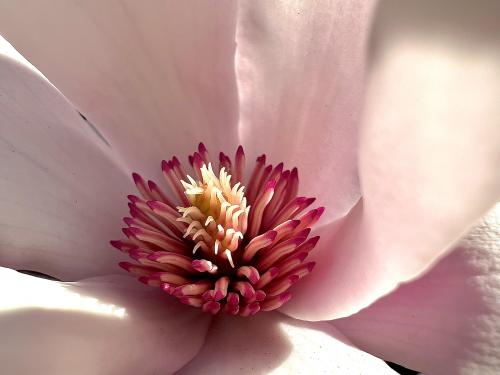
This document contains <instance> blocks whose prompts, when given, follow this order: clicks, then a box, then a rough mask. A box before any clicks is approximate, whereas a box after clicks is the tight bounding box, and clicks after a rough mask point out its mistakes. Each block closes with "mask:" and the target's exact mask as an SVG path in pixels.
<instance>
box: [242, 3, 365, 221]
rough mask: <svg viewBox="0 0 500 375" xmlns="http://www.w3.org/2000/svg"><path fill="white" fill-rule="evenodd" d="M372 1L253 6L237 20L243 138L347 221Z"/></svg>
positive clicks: (353, 195)
mask: <svg viewBox="0 0 500 375" xmlns="http://www.w3.org/2000/svg"><path fill="white" fill-rule="evenodd" d="M373 3H374V2H373V1H351V2H347V1H248V2H242V3H241V7H240V9H239V14H238V28H237V33H236V40H237V43H238V49H237V55H236V73H237V77H238V89H239V93H240V113H241V114H240V136H241V140H242V143H243V144H244V145H245V147H246V149H247V150H248V151H249V152H250V154H251V155H256V154H259V153H263V152H267V151H268V150H269V151H271V150H272V152H269V155H270V157H271V158H272V160H274V161H275V162H279V161H286V163H287V165H291V166H293V165H296V166H297V167H299V172H300V175H301V191H303V192H304V194H307V195H311V196H318V197H319V198H320V202H321V204H325V205H326V206H327V207H328V209H327V211H326V212H325V215H324V217H323V220H324V221H328V220H331V219H332V218H338V217H340V216H343V215H345V214H346V213H347V212H348V210H349V209H350V208H351V207H352V205H353V203H354V202H356V200H357V199H358V197H359V184H358V177H357V160H356V158H357V154H356V151H357V140H358V138H357V133H358V125H359V118H360V115H361V105H362V99H363V82H364V81H363V78H364V68H365V61H366V59H365V47H366V43H365V42H366V39H367V36H368V26H369V21H370V16H371V14H372V8H373Z"/></svg>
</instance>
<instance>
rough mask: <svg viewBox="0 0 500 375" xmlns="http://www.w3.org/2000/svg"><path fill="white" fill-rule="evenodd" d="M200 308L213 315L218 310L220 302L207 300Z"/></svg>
mask: <svg viewBox="0 0 500 375" xmlns="http://www.w3.org/2000/svg"><path fill="white" fill-rule="evenodd" d="M201 309H202V310H203V312H207V313H210V314H212V315H215V314H217V313H218V312H219V310H220V303H219V302H215V301H208V302H205V303H204V304H203V306H202V308H201Z"/></svg>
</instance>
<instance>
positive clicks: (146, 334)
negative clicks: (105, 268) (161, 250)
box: [0, 268, 210, 374]
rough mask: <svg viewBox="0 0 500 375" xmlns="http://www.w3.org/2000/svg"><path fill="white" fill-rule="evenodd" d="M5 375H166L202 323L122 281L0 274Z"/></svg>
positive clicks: (198, 341) (198, 338) (199, 316)
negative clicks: (63, 280) (56, 279)
mask: <svg viewBox="0 0 500 375" xmlns="http://www.w3.org/2000/svg"><path fill="white" fill-rule="evenodd" d="M0 280H1V287H0V296H1V297H0V331H1V332H2V347H1V349H0V361H1V363H2V372H3V373H6V374H28V373H30V374H31V373H43V374H67V373H71V374H153V373H158V372H160V373H163V374H164V373H169V374H170V373H172V372H174V371H176V370H177V369H179V368H180V367H182V366H183V365H184V364H185V363H187V362H188V361H189V360H190V359H191V358H192V357H193V356H194V355H195V354H196V353H197V351H198V350H199V348H200V347H201V345H202V344H203V340H204V337H205V334H206V332H207V329H208V326H209V324H210V317H209V316H208V315H206V314H203V313H201V312H198V310H195V309H191V308H189V307H187V306H184V305H182V304H179V303H178V302H176V301H174V300H173V299H171V298H169V297H168V296H166V295H165V293H162V292H160V291H158V290H157V289H155V290H153V289H150V288H148V287H146V286H144V285H141V284H139V283H138V282H136V281H135V280H134V279H132V278H130V277H127V276H107V277H97V278H93V279H87V280H83V281H79V282H77V283H58V282H54V281H48V280H43V279H39V278H35V277H31V276H26V275H23V274H20V273H18V272H15V271H13V270H9V269H6V268H0Z"/></svg>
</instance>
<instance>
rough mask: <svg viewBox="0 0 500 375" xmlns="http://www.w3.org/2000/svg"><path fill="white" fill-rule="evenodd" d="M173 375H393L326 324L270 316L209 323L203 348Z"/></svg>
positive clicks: (270, 314)
mask: <svg viewBox="0 0 500 375" xmlns="http://www.w3.org/2000/svg"><path fill="white" fill-rule="evenodd" d="M178 374H179V375H191V374H193V375H194V374H196V375H209V374H220V375H224V374H231V375H232V374H241V375H243V374H342V375H344V374H380V375H382V374H395V373H394V372H393V371H392V370H391V369H390V368H389V367H388V366H387V365H386V364H385V363H384V362H383V361H381V360H380V359H378V358H375V357H372V356H370V355H369V354H367V353H364V352H362V351H360V350H358V349H356V348H354V347H352V346H350V345H349V344H348V341H347V340H346V339H345V338H344V337H343V336H342V335H341V334H340V333H339V332H338V331H337V330H336V329H334V328H333V327H332V326H331V325H329V324H328V323H325V322H318V323H308V322H300V321H296V320H293V319H290V318H287V317H286V316H284V315H282V314H279V313H274V312H273V313H259V314H257V315H255V316H253V317H251V318H233V317H228V316H224V317H223V318H221V319H218V320H216V321H214V324H213V325H212V327H211V328H210V330H209V333H208V336H207V341H206V342H205V345H204V346H203V349H202V350H201V351H200V353H199V354H198V355H197V356H196V357H195V358H194V359H193V360H192V361H191V362H190V363H189V364H188V365H187V366H186V367H184V368H183V369H182V370H181V371H179V372H178Z"/></svg>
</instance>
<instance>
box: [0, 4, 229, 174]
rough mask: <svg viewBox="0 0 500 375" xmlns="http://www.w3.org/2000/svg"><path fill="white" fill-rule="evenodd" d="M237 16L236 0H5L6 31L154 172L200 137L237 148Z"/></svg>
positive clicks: (138, 165) (125, 152)
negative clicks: (17, 0)
mask: <svg viewBox="0 0 500 375" xmlns="http://www.w3.org/2000/svg"><path fill="white" fill-rule="evenodd" d="M235 14H236V4H235V3H233V2H231V1H217V2H216V3H214V2H211V1H201V2H182V1H181V2H179V1H175V0H172V1H154V2H150V3H148V4H147V5H144V4H143V3H142V2H136V1H133V0H130V1H115V0H112V1H106V2H102V1H99V0H92V1H85V2H83V3H82V2H78V1H66V0H60V1H55V2H54V1H37V2H35V3H26V4H22V3H12V2H2V3H1V4H0V25H1V26H0V33H2V34H3V35H4V36H5V37H6V38H7V39H8V40H9V41H10V42H11V43H12V44H13V45H14V46H15V47H16V48H17V49H18V50H19V51H20V52H21V53H22V54H23V55H24V56H25V57H26V58H28V59H29V60H30V61H31V62H32V63H33V64H34V65H35V66H37V67H38V69H40V70H41V71H42V72H43V73H44V74H45V75H46V76H47V77H48V78H49V80H50V81H51V82H52V83H54V85H55V86H56V87H57V88H58V89H59V90H61V92H62V93H63V94H64V95H65V96H66V97H67V98H69V100H70V101H71V102H72V103H74V105H75V106H76V107H77V108H78V109H79V110H80V112H82V113H83V114H84V115H85V116H86V117H87V118H88V119H89V120H90V121H91V122H92V123H93V124H94V125H96V126H97V127H98V128H99V130H100V131H101V132H102V133H103V135H104V136H105V137H106V139H107V140H108V141H109V143H110V144H111V145H112V146H113V147H115V149H116V150H117V151H118V153H119V154H120V155H121V157H122V158H124V160H125V161H126V162H127V163H128V164H129V165H130V168H131V169H133V170H136V171H138V172H140V173H143V174H145V175H146V176H147V177H148V178H153V177H154V178H157V177H159V174H158V166H159V163H160V161H161V160H162V159H163V158H164V157H166V156H170V155H171V154H180V155H187V153H188V151H191V149H192V148H193V147H194V146H196V144H197V142H199V141H200V140H203V141H204V142H206V143H207V146H208V147H209V148H216V149H225V148H228V147H231V148H235V147H236V146H237V130H236V123H237V113H238V112H237V107H238V103H237V95H236V83H235V77H234V63H233V62H234V50H235V43H234V33H235ZM33 30H36V32H33ZM139 150H140V152H139Z"/></svg>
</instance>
